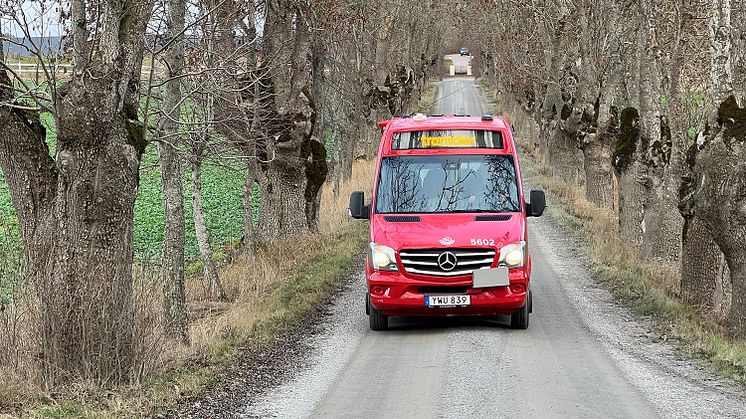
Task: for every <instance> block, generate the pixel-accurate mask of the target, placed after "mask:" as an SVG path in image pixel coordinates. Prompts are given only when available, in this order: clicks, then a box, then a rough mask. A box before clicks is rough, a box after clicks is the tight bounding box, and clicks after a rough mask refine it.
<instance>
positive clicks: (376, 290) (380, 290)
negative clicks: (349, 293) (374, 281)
mask: <svg viewBox="0 0 746 419" xmlns="http://www.w3.org/2000/svg"><path fill="white" fill-rule="evenodd" d="M370 292H371V294H373V295H383V294H385V293H386V287H382V286H380V285H374V286H373V287H372V288H371V289H370Z"/></svg>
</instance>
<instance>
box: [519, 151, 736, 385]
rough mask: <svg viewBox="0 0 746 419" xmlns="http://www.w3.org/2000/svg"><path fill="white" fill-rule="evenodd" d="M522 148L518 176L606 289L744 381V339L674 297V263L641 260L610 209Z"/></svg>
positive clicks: (666, 336) (714, 366)
mask: <svg viewBox="0 0 746 419" xmlns="http://www.w3.org/2000/svg"><path fill="white" fill-rule="evenodd" d="M522 153H523V156H522V160H521V167H522V169H523V171H524V176H526V177H527V178H531V179H532V181H533V183H535V184H536V185H537V186H539V187H541V188H543V189H544V190H545V191H546V192H547V195H548V197H549V200H550V201H551V205H550V206H549V211H550V214H551V215H552V216H553V217H554V219H556V220H558V221H559V223H560V224H561V225H562V226H564V227H565V228H567V229H569V230H571V231H577V232H578V233H579V235H580V239H581V240H580V241H581V242H582V243H583V244H584V247H585V251H586V253H587V254H588V256H589V257H588V259H589V261H590V265H591V269H592V270H593V272H594V273H595V274H596V276H597V278H599V279H600V280H601V281H602V282H603V283H604V284H605V285H606V286H607V287H608V288H609V289H610V290H611V292H612V294H613V295H614V296H615V297H616V298H617V299H619V300H620V301H622V302H623V303H624V304H625V305H627V306H628V307H630V308H631V309H632V310H633V312H634V313H636V314H639V315H644V316H650V317H651V318H652V319H653V320H654V323H655V325H656V327H657V329H658V333H659V335H660V337H661V339H663V340H671V341H673V342H674V343H677V344H678V345H677V346H678V347H679V348H680V349H682V350H683V351H684V352H685V353H687V354H688V355H690V356H691V357H693V358H695V359H699V360H703V361H705V362H704V364H705V367H706V368H708V369H710V370H712V371H713V372H715V373H716V374H719V375H721V376H724V377H727V378H730V379H733V380H734V381H736V382H738V383H740V384H746V342H744V341H743V340H738V339H733V338H731V337H729V336H727V334H726V333H725V332H724V330H723V328H722V327H720V326H719V325H718V324H717V323H716V322H715V321H714V320H713V319H709V318H708V317H707V316H706V315H702V314H701V313H698V312H697V311H696V310H694V309H692V308H690V307H688V306H686V305H684V304H683V303H682V302H681V301H679V300H678V299H677V298H676V296H675V293H674V291H673V290H675V288H676V284H677V282H678V272H677V270H676V269H675V267H671V266H665V265H663V264H661V263H658V262H645V261H641V259H640V256H639V254H638V253H637V252H636V251H635V250H634V248H633V246H631V245H629V244H628V243H626V242H625V241H624V240H623V239H622V238H621V237H620V236H619V234H618V230H617V219H616V217H615V216H614V214H613V213H612V212H611V211H607V210H602V209H600V208H598V207H596V206H595V205H593V204H592V203H590V202H589V201H588V200H587V199H586V197H585V193H584V191H583V190H582V189H581V188H579V187H574V186H571V185H569V184H567V183H566V182H564V181H562V180H559V179H557V178H554V177H551V176H550V175H549V171H548V170H547V168H546V167H544V166H543V165H541V164H540V163H538V162H537V159H534V158H532V156H530V154H529V152H528V151H527V150H525V149H523V150H522ZM527 157H528V158H527Z"/></svg>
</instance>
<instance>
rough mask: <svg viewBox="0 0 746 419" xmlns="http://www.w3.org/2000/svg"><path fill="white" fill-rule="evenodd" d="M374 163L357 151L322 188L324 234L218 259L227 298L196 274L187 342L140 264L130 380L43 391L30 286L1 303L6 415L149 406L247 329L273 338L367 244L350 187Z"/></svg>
mask: <svg viewBox="0 0 746 419" xmlns="http://www.w3.org/2000/svg"><path fill="white" fill-rule="evenodd" d="M374 172H375V169H374V164H373V162H368V161H358V162H356V163H355V165H354V168H353V176H352V178H351V179H350V180H349V181H343V182H341V185H340V192H339V195H337V196H335V195H334V194H333V192H332V188H331V186H330V185H327V186H325V187H324V188H323V190H322V199H321V212H320V217H319V233H318V234H308V235H305V236H302V237H297V238H294V239H292V240H291V241H286V242H278V243H272V244H271V245H268V246H266V247H263V248H261V249H258V251H257V252H256V254H255V255H254V256H253V257H251V258H249V257H247V256H246V255H239V256H237V257H236V260H234V261H233V263H231V264H228V265H226V266H224V267H222V268H221V272H220V273H221V280H222V281H223V285H224V287H225V290H226V295H227V297H228V298H227V302H213V301H209V300H207V299H206V292H205V286H204V283H203V281H202V278H201V277H199V276H197V277H193V278H190V279H189V280H188V283H187V298H188V305H189V311H190V321H191V323H190V338H191V345H190V346H189V347H182V346H180V345H178V344H175V343H173V342H169V341H168V340H166V339H164V337H163V313H162V290H161V287H160V286H159V284H158V281H157V280H156V279H155V278H158V273H157V272H154V271H151V270H147V269H143V268H138V269H137V270H136V272H135V296H136V297H135V313H136V327H135V331H136V337H135V341H136V353H137V358H138V360H139V362H138V365H139V366H138V369H137V371H136V375H137V377H136V378H137V382H138V384H136V385H133V386H131V387H127V388H112V389H107V390H105V391H104V390H101V389H97V388H95V387H93V386H87V385H84V384H81V385H80V386H78V387H76V388H71V389H64V390H63V391H62V392H59V390H57V391H58V394H55V395H54V396H52V395H44V391H43V389H42V386H41V385H40V384H39V382H38V376H37V370H38V367H37V365H36V362H35V359H34V354H35V353H38V351H36V352H34V350H33V348H35V347H38V345H37V346H34V344H33V342H34V339H35V333H34V330H35V328H34V327H33V324H34V322H33V319H35V316H36V314H35V312H34V310H33V309H34V307H35V306H36V304H34V303H33V301H34V300H33V296H31V295H27V296H25V297H24V298H21V299H19V303H18V304H15V303H14V304H12V305H11V307H5V309H4V310H3V311H2V313H0V376H2V377H3V379H2V380H0V417H2V414H3V412H15V413H16V414H21V413H24V412H25V413H26V414H33V415H35V416H42V417H123V416H141V415H153V414H156V413H158V412H159V411H162V409H164V408H167V407H168V406H170V405H173V403H175V402H176V401H177V400H178V399H179V398H181V397H184V396H186V395H191V394H195V393H197V392H199V391H200V390H201V389H202V388H204V386H205V385H206V384H207V383H209V382H210V380H211V379H212V377H214V376H215V373H216V371H219V370H220V369H221V368H223V367H224V366H226V365H228V364H229V363H230V361H231V360H232V359H233V357H234V356H235V355H236V353H237V347H238V345H239V344H240V343H243V342H245V341H246V340H247V339H248V338H250V337H251V340H252V342H264V341H267V340H268V339H270V338H271V337H272V336H273V335H274V333H275V332H276V331H277V330H278V329H281V328H282V327H285V326H287V325H288V324H290V323H292V322H293V321H294V320H295V319H297V318H298V316H301V315H302V314H303V313H304V312H305V311H307V310H310V309H311V308H312V307H313V305H314V304H315V303H317V302H318V301H320V300H321V299H322V298H324V297H325V296H326V295H327V294H328V292H329V289H330V288H331V287H333V286H334V284H335V283H336V281H338V277H339V274H340V273H341V272H342V271H343V270H344V269H345V267H346V266H348V265H349V263H350V261H351V260H352V258H353V257H354V255H356V254H359V252H360V251H362V250H363V248H364V243H365V240H366V239H367V237H366V234H365V232H366V224H365V223H361V222H355V221H353V220H350V219H349V218H348V217H347V206H348V200H349V195H350V193H351V192H352V191H353V190H363V191H366V193H367V194H370V193H371V187H372V179H373V176H374ZM19 295H20V294H19ZM21 301H23V302H24V303H23V304H20V302H21ZM23 307H25V309H23ZM3 322H4V323H3ZM4 324H8V326H5V327H4V326H3V325H4ZM13 325H14V327H15V328H13V327H11V326H13Z"/></svg>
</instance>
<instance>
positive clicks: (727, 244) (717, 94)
mask: <svg viewBox="0 0 746 419" xmlns="http://www.w3.org/2000/svg"><path fill="white" fill-rule="evenodd" d="M732 12H735V16H736V17H735V19H734V21H739V20H740V19H744V18H745V17H746V16H744V10H742V9H738V10H731V4H730V1H729V0H718V1H716V2H714V3H713V13H712V20H711V26H710V48H711V51H710V52H711V57H712V58H711V65H710V75H711V80H712V86H713V102H714V105H715V106H716V111H715V112H714V113H713V115H712V117H711V118H710V121H709V124H708V128H707V131H706V133H705V134H704V135H703V136H702V138H701V146H700V147H699V151H698V153H697V154H696V162H695V164H694V167H695V170H694V173H695V179H694V181H693V182H692V183H691V185H692V186H693V189H694V192H693V200H694V211H695V213H696V215H697V216H698V217H701V219H702V221H703V223H704V224H705V226H706V227H707V229H708V230H709V231H710V234H711V235H712V238H713V240H714V241H715V242H716V243H717V244H718V246H719V247H720V250H722V252H723V254H724V255H725V259H726V261H727V263H728V268H729V269H730V275H731V286H732V290H733V295H732V304H731V310H730V314H729V316H728V323H729V324H730V326H731V327H732V328H733V330H734V332H735V333H736V335H738V336H740V337H746V246H744V243H746V228H744V226H746V105H743V104H739V101H738V100H739V98H741V100H742V101H746V98H744V90H743V89H744V86H736V85H734V84H733V79H732V74H733V68H732V61H731V59H732V52H733V50H732V43H731V42H732V38H731V29H732V28H731V14H732Z"/></svg>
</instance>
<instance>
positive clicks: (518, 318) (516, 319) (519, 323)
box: [510, 291, 531, 329]
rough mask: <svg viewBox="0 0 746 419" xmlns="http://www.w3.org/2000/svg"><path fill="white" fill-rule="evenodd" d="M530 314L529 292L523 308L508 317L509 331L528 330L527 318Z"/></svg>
mask: <svg viewBox="0 0 746 419" xmlns="http://www.w3.org/2000/svg"><path fill="white" fill-rule="evenodd" d="M530 312H531V291H529V292H528V299H527V300H526V304H524V305H523V307H521V308H519V309H518V311H516V312H515V313H513V314H511V315H510V328H511V329H528V317H529V313H530Z"/></svg>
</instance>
